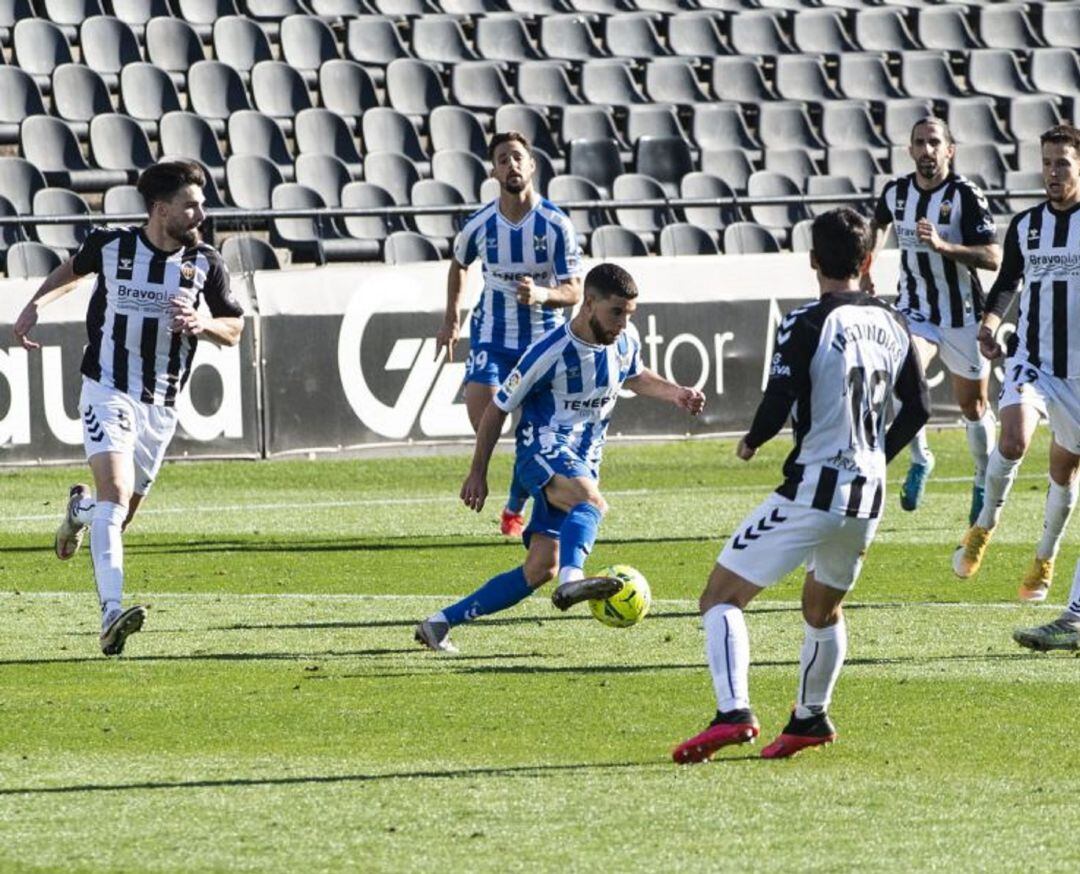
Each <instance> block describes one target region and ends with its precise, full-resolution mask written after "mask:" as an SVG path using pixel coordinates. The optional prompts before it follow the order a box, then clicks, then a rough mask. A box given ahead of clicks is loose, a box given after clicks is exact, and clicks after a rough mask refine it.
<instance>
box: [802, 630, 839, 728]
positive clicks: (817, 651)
mask: <svg viewBox="0 0 1080 874" xmlns="http://www.w3.org/2000/svg"><path fill="white" fill-rule="evenodd" d="M845 655H847V625H846V624H845V623H844V617H843V616H841V617H840V621H839V622H837V623H836V624H835V625H830V626H829V627H828V628H814V627H813V626H812V625H806V626H805V630H804V635H803V645H802V651H801V652H800V653H799V691H798V695H797V697H796V699H795V702H796V703H795V716H796V717H797V718H798V719H806V718H807V717H809V716H813V715H814V714H815V713H824V712H826V711H827V710H828V709H829V702H830V701H831V700H832V693H833V689H834V688H836V681H837V679H839V677H840V668H842V667H843V666H844V656H845Z"/></svg>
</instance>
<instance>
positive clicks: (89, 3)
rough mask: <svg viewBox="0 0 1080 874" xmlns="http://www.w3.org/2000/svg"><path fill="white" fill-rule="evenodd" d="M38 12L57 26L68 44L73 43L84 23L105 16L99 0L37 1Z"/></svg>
mask: <svg viewBox="0 0 1080 874" xmlns="http://www.w3.org/2000/svg"><path fill="white" fill-rule="evenodd" d="M38 11H39V12H41V13H42V17H43V18H47V19H49V21H51V22H52V23H53V24H55V25H57V27H59V28H60V30H61V31H62V32H63V34H64V36H65V37H66V38H67V39H68V41H69V42H74V41H75V37H76V35H77V34H78V33H79V27H80V25H82V23H83V22H84V21H86V20H87V19H90V18H93V17H95V16H103V15H104V14H105V10H104V8H102V5H101V2H100V0H38Z"/></svg>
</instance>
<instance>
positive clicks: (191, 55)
mask: <svg viewBox="0 0 1080 874" xmlns="http://www.w3.org/2000/svg"><path fill="white" fill-rule="evenodd" d="M145 43H146V59H147V60H148V61H149V62H150V63H151V64H153V65H154V66H155V67H158V68H160V69H162V70H164V71H165V72H166V73H168V74H169V77H170V78H171V79H172V80H173V84H174V85H175V86H176V87H177V88H180V89H185V88H186V84H187V72H188V70H190V69H191V65H192V64H195V63H198V62H199V61H205V60H206V52H204V51H203V45H202V40H200V39H199V35H198V34H197V33H195V29H194V28H193V27H192V26H191V25H190V24H188V23H187V22H186V21H183V20H181V19H179V18H152V19H150V21H149V22H148V23H147V25H146V36H145Z"/></svg>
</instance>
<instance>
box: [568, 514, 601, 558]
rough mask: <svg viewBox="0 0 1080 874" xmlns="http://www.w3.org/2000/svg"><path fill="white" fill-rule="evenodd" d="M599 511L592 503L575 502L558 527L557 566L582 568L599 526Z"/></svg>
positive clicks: (590, 550)
mask: <svg viewBox="0 0 1080 874" xmlns="http://www.w3.org/2000/svg"><path fill="white" fill-rule="evenodd" d="M601 518H603V517H602V516H601V514H600V511H599V510H598V509H597V508H596V507H594V506H593V505H592V504H585V503H581V504H577V505H576V506H574V507H571V508H570V512H569V513H567V514H566V521H565V522H563V523H562V527H561V528H560V529H559V567H560V568H564V567H575V568H584V567H585V559H586V558H588V556H589V553H590V552H592V548H593V544H594V543H595V542H596V532H597V529H599V527H600V519H601Z"/></svg>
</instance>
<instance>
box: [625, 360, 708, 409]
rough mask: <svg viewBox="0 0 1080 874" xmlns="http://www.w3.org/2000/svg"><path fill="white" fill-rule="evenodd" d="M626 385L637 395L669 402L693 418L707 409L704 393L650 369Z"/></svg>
mask: <svg viewBox="0 0 1080 874" xmlns="http://www.w3.org/2000/svg"><path fill="white" fill-rule="evenodd" d="M625 385H626V387H627V388H629V389H630V390H631V391H633V392H634V393H635V394H639V395H643V396H644V397H647V398H656V399H657V400H659V401H667V402H668V403H671V404H674V405H675V406H676V407H678V408H679V409H680V410H686V412H688V413H689V414H690V415H691V416H696V415H698V414H699V413H700V412H701V411H702V410H703V409H705V394H704V392H701V391H698V389H696V388H690V387H689V386H685V385H678V384H677V383H674V382H671V381H670V380H667V379H664V378H663V377H662V376H660V374H658V373H656V372H655V371H653V370H649V369H648V368H646V369H644V370H642V371H641V373H639V374H638V375H637V376H635V377H632V378H631V379H628V380H626V382H625Z"/></svg>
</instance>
